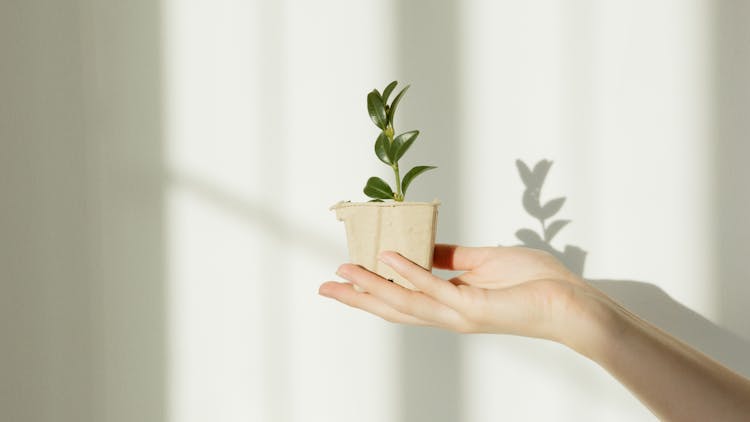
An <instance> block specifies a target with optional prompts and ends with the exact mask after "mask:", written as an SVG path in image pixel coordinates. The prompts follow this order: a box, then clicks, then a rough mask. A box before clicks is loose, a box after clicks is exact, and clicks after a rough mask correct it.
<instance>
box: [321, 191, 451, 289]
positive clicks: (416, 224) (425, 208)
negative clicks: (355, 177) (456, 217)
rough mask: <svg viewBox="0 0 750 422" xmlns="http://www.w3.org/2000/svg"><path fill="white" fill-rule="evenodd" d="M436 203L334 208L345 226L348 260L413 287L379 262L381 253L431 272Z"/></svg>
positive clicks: (346, 204)
mask: <svg viewBox="0 0 750 422" xmlns="http://www.w3.org/2000/svg"><path fill="white" fill-rule="evenodd" d="M439 205H440V203H439V202H438V201H433V202H339V203H338V204H336V205H334V206H332V207H331V209H332V210H335V211H336V218H338V219H339V220H340V221H343V222H344V225H345V226H346V239H347V243H348V244H349V259H350V260H351V262H352V263H354V264H358V265H361V266H363V267H365V268H367V269H368V270H370V271H373V272H375V273H377V274H379V275H380V276H381V277H383V278H386V279H389V280H392V281H394V282H396V283H398V284H400V285H402V286H404V287H407V288H410V289H413V288H414V286H413V285H412V284H411V283H409V282H408V281H407V280H406V279H404V278H403V277H401V276H400V275H398V274H397V273H396V272H395V271H393V270H392V269H391V268H390V267H389V266H387V265H385V264H383V263H381V262H380V261H378V258H377V257H378V254H379V253H380V252H381V251H396V252H398V253H400V254H401V255H403V256H405V257H407V258H409V259H410V260H412V261H413V262H415V263H417V264H418V265H420V266H422V268H425V269H427V270H431V269H432V253H433V250H434V248H435V231H436V228H437V210H438V206H439Z"/></svg>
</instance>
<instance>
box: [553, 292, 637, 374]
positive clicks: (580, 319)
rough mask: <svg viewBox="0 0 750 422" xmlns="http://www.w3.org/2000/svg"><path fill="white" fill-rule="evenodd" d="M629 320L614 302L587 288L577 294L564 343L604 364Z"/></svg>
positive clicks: (569, 311) (568, 311) (567, 319)
mask: <svg viewBox="0 0 750 422" xmlns="http://www.w3.org/2000/svg"><path fill="white" fill-rule="evenodd" d="M627 320H628V319H627V316H626V313H625V312H624V310H623V309H622V307H620V306H619V305H618V304H617V303H616V302H614V301H613V300H612V299H611V298H609V297H608V296H606V295H605V294H604V293H602V292H601V291H599V290H596V289H595V288H593V287H591V286H589V285H586V284H583V285H582V286H580V287H577V288H576V290H575V294H574V298H573V300H572V301H571V304H570V306H568V307H567V308H566V315H565V318H563V321H565V323H564V324H565V327H564V328H563V329H562V330H561V336H560V340H561V341H560V342H561V343H563V344H565V345H566V346H568V347H570V348H571V349H573V350H575V351H576V352H578V353H580V354H582V355H584V356H586V357H588V358H589V359H592V360H594V361H596V362H601V361H602V360H603V359H604V358H605V356H606V354H607V348H608V347H609V346H610V345H612V344H613V340H614V339H616V338H617V337H618V336H619V335H620V334H621V333H622V332H624V331H625V330H626V328H627Z"/></svg>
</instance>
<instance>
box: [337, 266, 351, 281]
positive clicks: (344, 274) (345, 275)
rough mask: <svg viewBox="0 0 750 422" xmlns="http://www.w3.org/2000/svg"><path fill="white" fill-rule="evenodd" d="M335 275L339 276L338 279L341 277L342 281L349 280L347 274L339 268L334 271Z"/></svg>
mask: <svg viewBox="0 0 750 422" xmlns="http://www.w3.org/2000/svg"><path fill="white" fill-rule="evenodd" d="M336 275H337V276H339V277H341V278H343V279H346V280H349V274H347V273H346V272H345V271H344V270H342V269H341V268H339V269H338V270H336Z"/></svg>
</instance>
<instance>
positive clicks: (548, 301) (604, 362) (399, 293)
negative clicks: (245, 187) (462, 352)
mask: <svg viewBox="0 0 750 422" xmlns="http://www.w3.org/2000/svg"><path fill="white" fill-rule="evenodd" d="M381 258H382V260H383V261H384V262H385V263H386V264H388V265H390V266H391V267H393V268H394V269H395V270H396V271H398V272H399V273H400V274H401V275H403V276H404V277H406V278H407V279H408V280H410V281H411V282H412V283H413V284H414V285H415V286H417V288H418V289H419V290H420V291H411V290H408V289H405V288H403V287H401V286H398V285H395V284H393V283H390V282H388V281H387V280H384V279H382V278H381V277H379V276H377V275H375V274H373V273H371V272H369V271H367V270H365V269H363V268H361V267H358V266H355V265H351V264H344V265H342V266H341V267H340V268H339V271H338V274H339V275H340V276H342V277H343V278H345V279H347V280H349V281H350V282H351V283H354V284H356V285H357V286H359V287H361V288H362V289H363V290H364V291H365V292H366V293H365V292H358V291H356V290H355V289H354V288H353V286H352V284H351V283H336V282H327V283H324V284H323V285H322V286H321V287H320V294H322V295H324V296H328V297H331V298H334V299H336V300H338V301H340V302H342V303H345V304H348V305H350V306H354V307H357V308H360V309H363V310H365V311H368V312H371V313H373V314H375V315H378V316H380V317H383V318H385V319H386V320H388V321H391V322H398V323H406V324H414V325H429V326H436V327H440V328H444V329H448V330H452V331H458V332H464V333H471V332H486V333H505V334H515V335H523V336H529V337H539V338H545V339H549V340H553V341H557V342H560V343H562V344H565V345H567V346H568V347H570V348H572V349H573V350H575V351H577V352H579V353H581V354H583V355H584V356H587V357H588V358H590V359H592V360H594V361H595V362H597V363H598V364H599V365H601V366H602V367H603V368H604V369H606V370H607V371H608V372H609V373H610V374H612V375H613V376H614V377H615V378H617V379H618V380H619V381H620V382H621V383H623V384H624V385H625V386H626V387H627V388H628V389H630V391H632V392H633V394H635V395H636V396H637V397H638V398H639V399H640V400H641V401H642V402H643V403H644V404H645V405H646V406H648V407H649V409H651V411H652V412H654V414H656V415H657V416H658V417H659V418H661V419H662V420H670V421H672V420H673V421H692V420H695V421H706V420H722V421H734V420H737V421H740V420H749V419H750V380H747V379H746V378H743V377H742V376H740V375H738V374H735V373H734V372H732V371H730V370H729V369H727V368H725V367H724V366H722V365H721V364H719V363H717V362H715V361H714V360H712V359H711V358H709V357H707V356H705V355H703V354H702V353H700V352H698V351H696V350H694V349H692V348H691V347H689V346H687V345H685V344H684V343H682V342H680V341H678V340H677V339H675V338H673V337H672V336H670V335H669V334H667V333H664V332H663V331H661V330H659V329H657V328H656V327H654V326H652V325H651V324H649V323H647V322H645V321H643V320H642V319H640V318H638V317H637V316H635V315H634V314H632V313H631V312H629V311H627V310H626V309H624V308H623V307H622V306H620V305H619V304H617V303H616V302H615V301H613V300H612V299H610V298H609V297H607V296H606V295H605V294H604V293H602V292H601V291H599V290H597V289H595V288H593V287H591V286H590V285H588V284H587V283H585V282H584V281H583V280H582V279H580V278H579V277H577V276H575V275H574V274H572V273H570V272H569V271H567V269H565V267H564V266H563V265H562V264H560V263H559V262H558V261H557V260H555V259H554V258H553V257H552V256H550V255H548V254H546V253H544V252H540V251H536V250H532V249H526V248H517V247H516V248H502V247H498V248H465V247H457V246H450V245H438V246H436V248H435V266H436V267H438V268H446V269H451V270H459V271H464V272H463V273H462V274H461V275H460V276H458V277H456V278H454V279H452V280H443V279H440V278H438V277H435V276H433V275H432V274H431V273H429V272H428V271H425V270H423V269H422V268H420V267H419V266H417V265H415V264H414V263H412V262H411V261H409V260H407V259H405V258H403V257H401V256H400V255H398V254H395V253H385V254H383V255H382V256H381Z"/></svg>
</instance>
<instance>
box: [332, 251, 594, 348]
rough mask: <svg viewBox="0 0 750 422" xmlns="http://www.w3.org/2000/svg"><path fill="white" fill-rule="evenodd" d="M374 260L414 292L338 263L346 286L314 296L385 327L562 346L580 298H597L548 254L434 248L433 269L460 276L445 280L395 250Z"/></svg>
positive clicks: (360, 268)
mask: <svg viewBox="0 0 750 422" xmlns="http://www.w3.org/2000/svg"><path fill="white" fill-rule="evenodd" d="M379 259H380V260H381V261H382V262H383V263H385V264H386V265H388V266H390V267H392V268H393V269H394V270H395V271H396V272H398V273H399V274H401V275H402V276H403V277H404V278H406V279H407V280H409V281H410V282H412V284H414V286H416V288H417V289H418V290H409V289H407V288H404V287H402V286H400V285H397V284H395V283H391V282H389V281H388V280H385V279H384V278H382V277H380V276H378V275H377V274H374V273H372V272H370V271H368V270H366V269H364V268H362V267H360V266H358V265H353V264H344V265H342V266H340V267H339V269H338V271H337V274H338V275H339V276H341V277H342V278H344V279H346V280H348V282H347V283H338V282H332V281H331V282H326V283H324V284H322V285H321V286H320V290H319V293H320V294H321V295H323V296H326V297H330V298H333V299H336V300H338V301H339V302H342V303H344V304H347V305H349V306H353V307H355V308H359V309H362V310H364V311H367V312H370V313H372V314H375V315H377V316H380V317H382V318H384V319H386V320H387V321H391V322H396V323H404V324H413V325H427V326H434V327H439V328H443V329H448V330H452V331H457V332H461V333H473V332H484V333H507V334H517V335H523V336H531V337H540V338H548V339H551V340H556V341H561V342H562V341H563V340H564V339H563V338H562V335H563V334H564V331H565V330H564V328H565V327H564V325H565V324H568V323H569V322H570V321H571V320H572V319H571V318H570V317H571V316H574V315H575V314H576V313H578V312H579V308H580V306H581V305H580V300H579V299H580V298H582V297H584V296H591V295H596V292H594V291H593V289H592V288H590V287H589V286H588V285H587V284H586V283H585V282H583V280H581V279H580V278H579V277H577V276H576V275H575V274H573V273H571V272H570V271H569V270H568V269H567V268H565V266H564V265H563V264H562V263H560V262H559V261H558V260H557V259H555V258H554V257H553V256H552V255H550V254H548V253H546V252H543V251H539V250H534V249H528V248H524V247H480V248H475V247H462V246H453V245H436V246H435V253H434V267H436V268H442V269H448V270H454V271H463V272H462V273H460V274H459V275H458V276H457V277H454V278H453V279H451V280H444V279H441V278H439V277H437V276H435V275H433V274H432V273H430V272H429V271H426V270H425V269H423V268H422V267H420V266H418V265H417V264H415V263H413V262H411V261H409V260H408V259H406V258H404V257H403V256H401V255H399V254H397V253H395V252H383V253H382V254H381V255H380V256H379ZM354 285H356V286H358V287H359V288H360V289H361V290H362V291H357V290H356V289H355V288H354Z"/></svg>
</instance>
